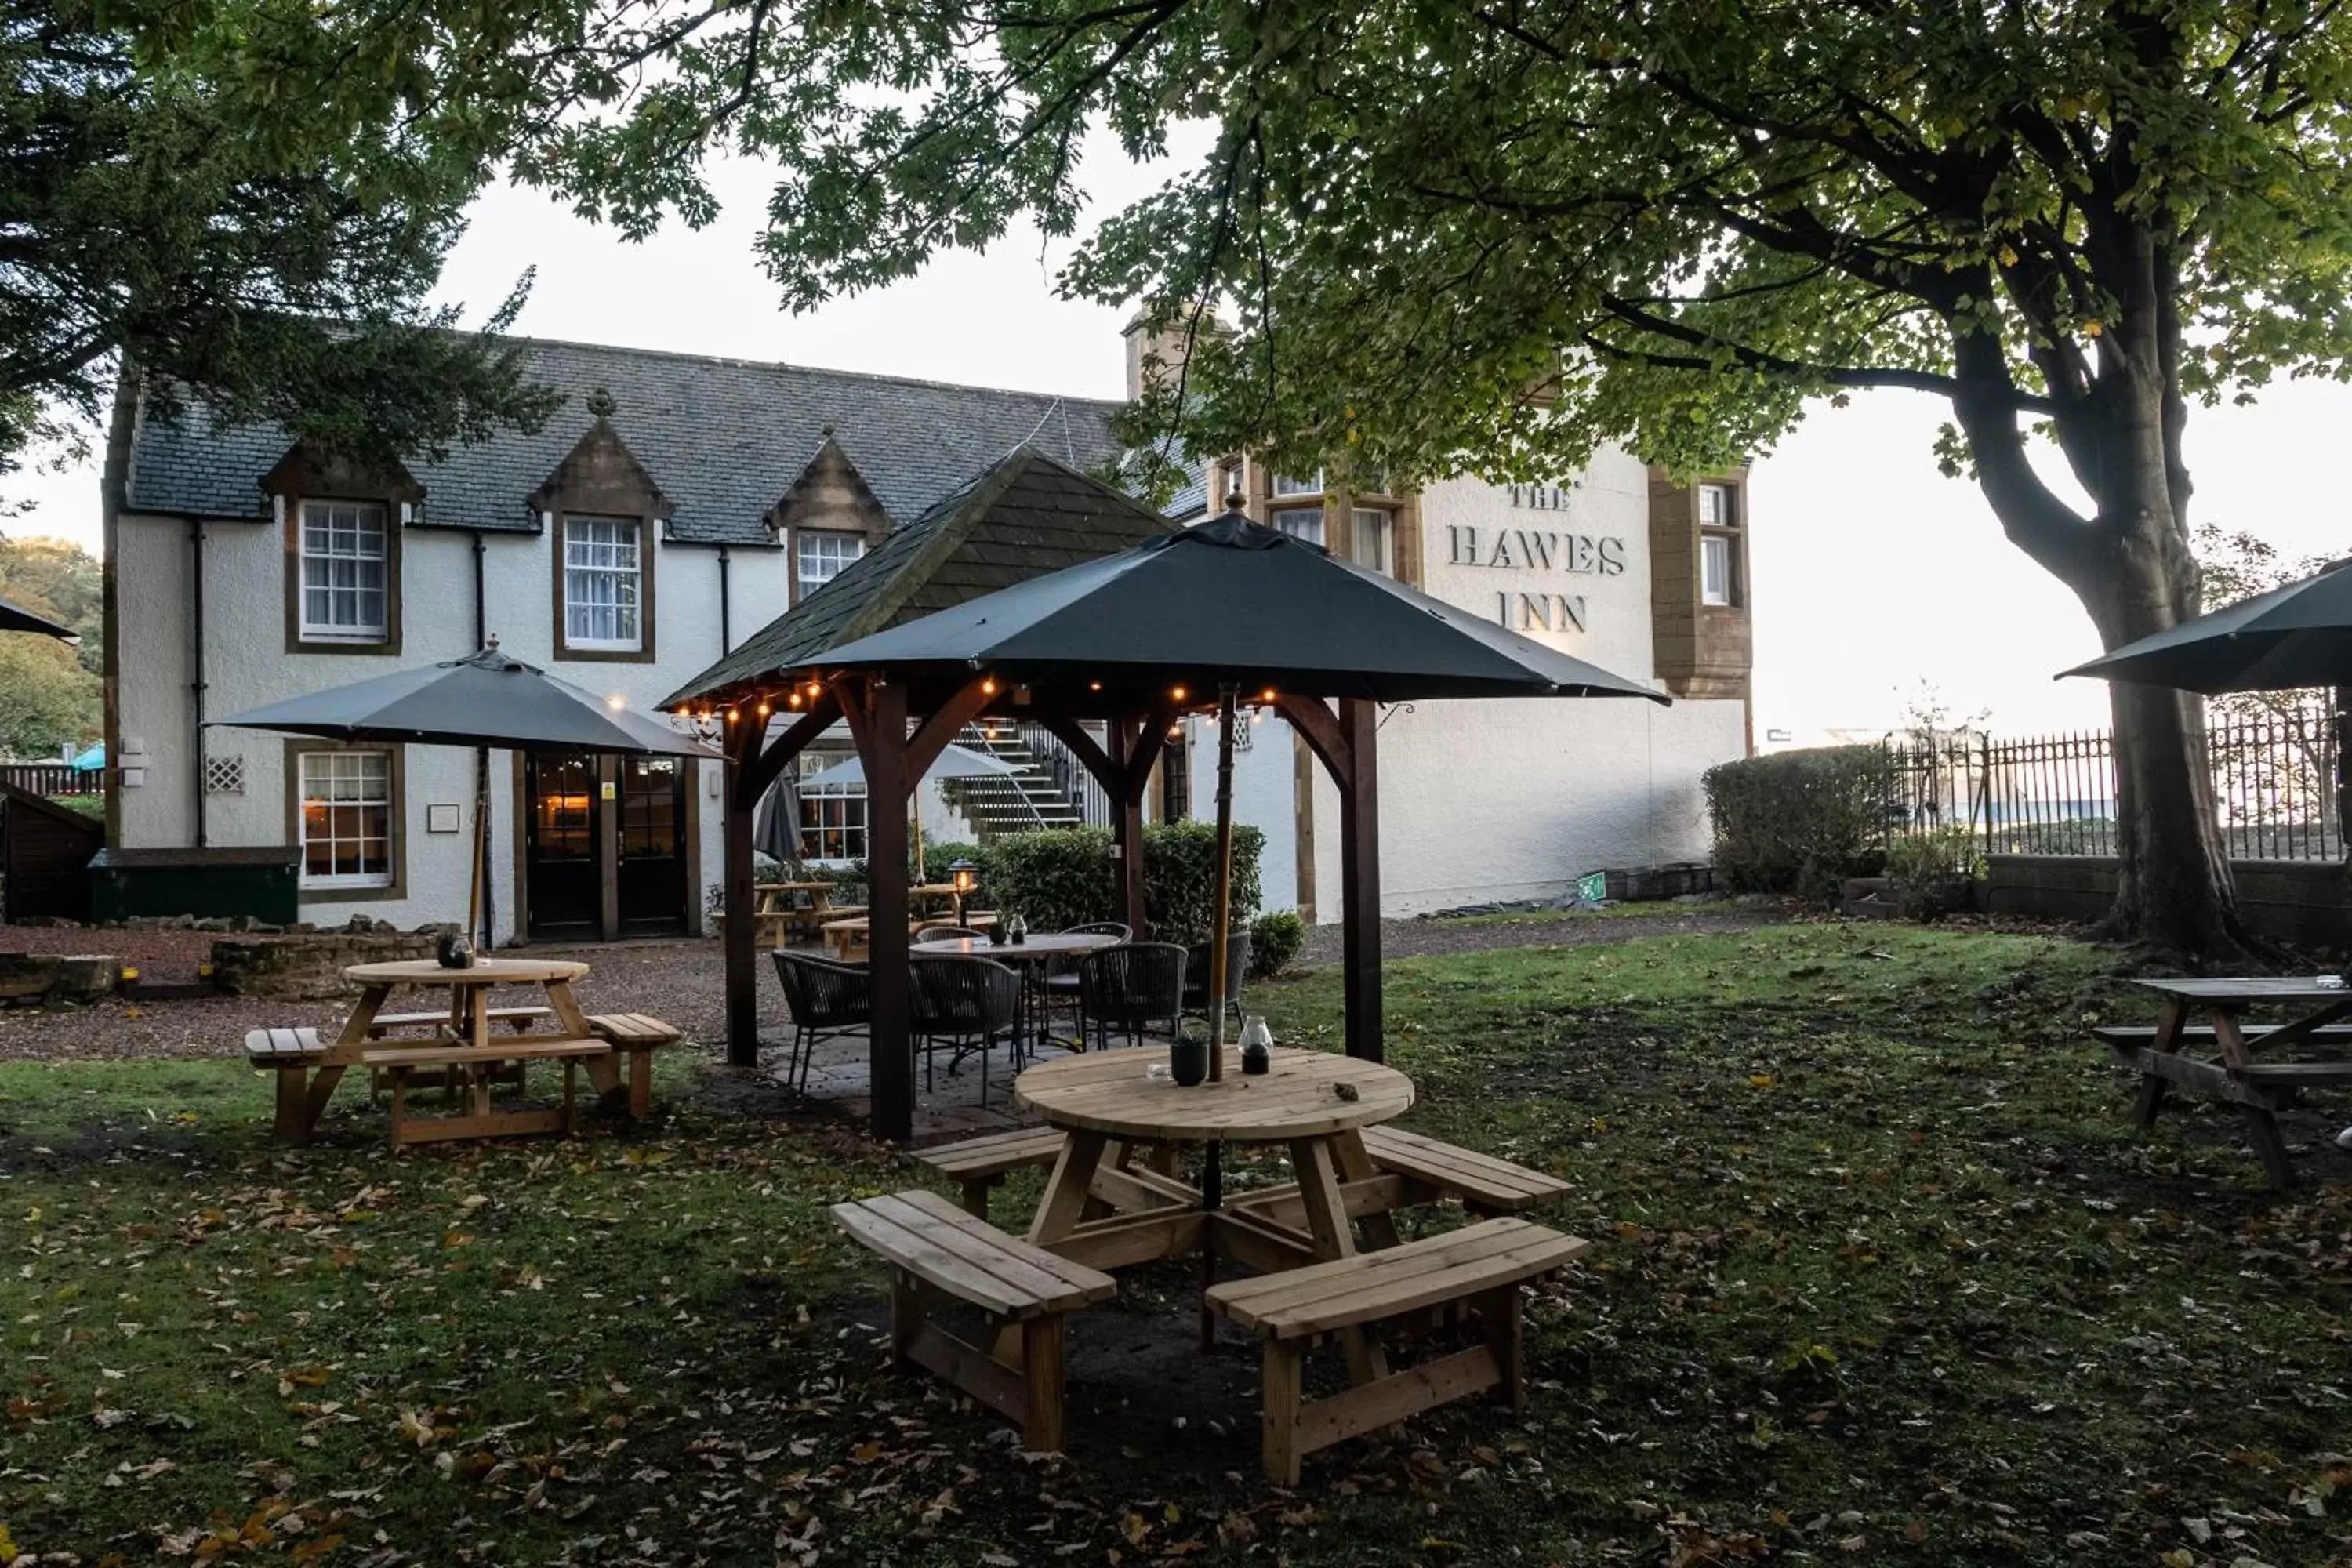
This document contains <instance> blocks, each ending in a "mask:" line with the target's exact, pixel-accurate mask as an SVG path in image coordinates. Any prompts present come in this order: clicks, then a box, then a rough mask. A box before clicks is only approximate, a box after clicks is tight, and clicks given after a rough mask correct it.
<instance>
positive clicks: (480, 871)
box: [466, 746, 490, 949]
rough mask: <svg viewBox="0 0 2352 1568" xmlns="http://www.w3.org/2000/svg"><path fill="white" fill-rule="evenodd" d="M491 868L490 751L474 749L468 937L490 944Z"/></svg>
mask: <svg viewBox="0 0 2352 1568" xmlns="http://www.w3.org/2000/svg"><path fill="white" fill-rule="evenodd" d="M489 867H490V753H489V750H488V747H482V746H478V747H476V748H475V749H474V878H473V882H474V886H473V895H472V897H471V898H470V899H469V900H467V905H466V940H467V942H480V944H481V946H482V947H483V948H485V949H487V948H488V946H489V942H488V940H487V939H486V937H485V935H484V932H483V931H482V884H483V880H484V879H486V878H487V877H488V875H489Z"/></svg>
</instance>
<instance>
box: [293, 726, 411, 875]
mask: <svg viewBox="0 0 2352 1568" xmlns="http://www.w3.org/2000/svg"><path fill="white" fill-rule="evenodd" d="M295 757H296V762H295V775H294V788H295V793H296V796H297V799H296V803H295V820H296V822H297V823H298V824H299V831H300V835H301V854H302V860H301V885H302V887H303V888H304V889H306V890H309V891H323V890H328V889H373V888H389V887H393V886H394V885H395V884H397V883H398V881H399V880H400V788H399V778H398V773H399V770H398V767H397V765H396V763H395V760H394V756H393V754H392V752H391V750H390V749H389V748H386V747H346V748H338V749H335V750H331V751H309V752H296V753H295ZM371 763H373V764H374V765H373V767H371V766H370V765H369V764H371ZM314 768H315V769H316V770H317V771H318V773H320V775H322V776H320V778H319V779H318V781H317V784H316V785H315V789H316V791H317V792H318V793H314V784H313V782H312V771H313V769H314ZM313 803H316V804H318V805H320V806H321V808H322V809H324V810H325V812H326V813H327V820H326V823H325V832H324V834H323V835H320V834H316V833H314V832H313V831H312V829H311V822H310V807H311V805H313ZM371 808H373V809H377V810H381V811H382V812H383V834H382V835H381V836H380V837H381V838H382V840H383V867H382V868H381V869H367V870H361V871H346V872H333V871H331V872H323V873H321V872H315V871H313V870H311V869H310V847H311V846H312V845H313V844H316V843H323V844H325V845H326V846H327V854H328V860H329V863H330V864H332V863H333V861H334V858H335V850H336V847H337V846H339V845H342V844H346V843H348V844H353V845H358V846H361V847H362V848H361V856H362V861H364V858H365V854H366V851H365V848H364V846H365V845H367V844H368V843H369V842H370V841H372V840H373V839H375V838H377V837H379V836H378V835H375V834H371V833H368V832H366V831H364V826H365V825H364V824H361V825H359V826H361V827H362V831H358V832H353V833H350V834H345V833H343V832H341V831H340V829H341V826H343V825H342V824H340V823H338V822H337V821H336V820H335V813H336V812H338V811H341V810H351V811H358V812H364V811H367V810H369V809H371Z"/></svg>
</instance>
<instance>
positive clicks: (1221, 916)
mask: <svg viewBox="0 0 2352 1568" xmlns="http://www.w3.org/2000/svg"><path fill="white" fill-rule="evenodd" d="M1234 692H1235V689H1234V687H1232V686H1230V685H1228V686H1224V687H1221V688H1219V689H1218V691H1217V900H1216V909H1217V921H1216V929H1215V931H1213V932H1212V933H1211V936H1210V942H1209V996H1208V1002H1209V1077H1210V1079H1212V1080H1215V1079H1222V1078H1223V1077H1224V1076H1225V982H1226V976H1225V963H1226V959H1227V954H1226V948H1227V947H1228V946H1229V945H1230V938H1231V936H1232V933H1233V929H1234Z"/></svg>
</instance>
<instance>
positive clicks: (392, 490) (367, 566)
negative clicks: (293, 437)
mask: <svg viewBox="0 0 2352 1568" xmlns="http://www.w3.org/2000/svg"><path fill="white" fill-rule="evenodd" d="M261 489H262V493H263V494H264V495H265V496H267V497H268V502H269V511H270V516H271V518H272V520H273V521H275V522H276V524H277V526H278V532H279V535H280V537H281V538H282V539H283V541H284V543H285V554H284V559H285V566H286V651H287V652H289V653H373V654H392V653H398V652H399V651H400V543H401V534H402V531H403V530H404V528H405V527H406V526H407V524H409V523H410V522H412V521H415V514H416V509H417V506H418V504H419V503H420V502H421V501H423V500H424V499H425V487H424V486H422V485H420V484H418V483H417V482H416V481H415V479H412V478H410V477H409V475H408V473H407V471H406V470H405V469H404V468H401V466H400V465H399V464H397V463H389V464H372V463H359V462H353V461H352V460H350V459H348V458H341V457H339V456H337V455H336V454H335V453H333V452H331V451H328V450H326V449H324V448H323V447H315V446H311V445H309V444H306V443H302V442H297V443H296V444H295V445H294V446H293V447H290V448H289V449H288V451H287V453H286V455H285V456H284V457H282V458H278V461H277V463H276V464H275V465H274V466H273V467H272V468H270V470H269V472H268V473H267V474H265V475H263V476H262V479H261Z"/></svg>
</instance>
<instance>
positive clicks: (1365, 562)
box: [1348, 506, 1396, 576]
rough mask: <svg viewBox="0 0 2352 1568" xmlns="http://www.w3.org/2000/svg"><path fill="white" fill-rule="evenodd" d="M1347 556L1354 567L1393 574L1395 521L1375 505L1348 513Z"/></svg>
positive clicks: (1361, 507) (1394, 569)
mask: <svg viewBox="0 0 2352 1568" xmlns="http://www.w3.org/2000/svg"><path fill="white" fill-rule="evenodd" d="M1348 531H1349V536H1350V537H1349V555H1350V556H1351V557H1352V558H1353V559H1354V561H1355V563H1356V564H1357V565H1359V566H1361V567H1363V568H1365V569H1366V570H1368V571H1372V572H1381V573H1385V574H1389V575H1391V576H1393V575H1394V574H1395V571H1396V565H1395V562H1394V560H1393V558H1392V557H1393V552H1394V550H1395V547H1396V542H1395V537H1394V535H1395V532H1396V522H1395V519H1394V518H1392V517H1391V516H1390V514H1389V513H1388V511H1387V510H1385V509H1383V508H1381V507H1376V506H1360V507H1357V508H1355V509H1353V510H1351V511H1350V512H1349V514H1348Z"/></svg>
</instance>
